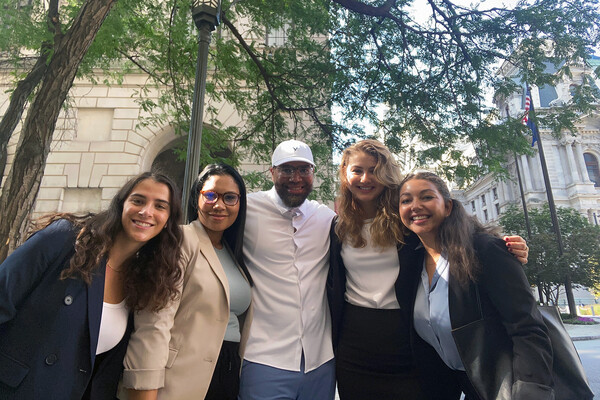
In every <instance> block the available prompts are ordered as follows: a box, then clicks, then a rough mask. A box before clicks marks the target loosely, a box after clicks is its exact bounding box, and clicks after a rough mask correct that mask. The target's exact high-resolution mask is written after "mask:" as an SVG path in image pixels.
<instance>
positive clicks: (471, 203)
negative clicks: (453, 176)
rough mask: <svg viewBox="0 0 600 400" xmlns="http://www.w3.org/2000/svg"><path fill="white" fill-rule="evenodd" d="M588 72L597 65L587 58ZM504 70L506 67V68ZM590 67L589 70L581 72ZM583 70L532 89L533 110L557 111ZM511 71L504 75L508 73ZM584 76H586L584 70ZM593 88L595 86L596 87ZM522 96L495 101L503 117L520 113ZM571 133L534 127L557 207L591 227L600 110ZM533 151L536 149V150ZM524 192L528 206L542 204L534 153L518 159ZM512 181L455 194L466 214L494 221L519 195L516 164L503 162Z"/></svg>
mask: <svg viewBox="0 0 600 400" xmlns="http://www.w3.org/2000/svg"><path fill="white" fill-rule="evenodd" d="M590 64H591V67H592V68H596V67H598V66H599V65H600V58H598V57H592V58H591V59H590ZM505 68H506V67H505ZM585 68H589V67H585ZM585 68H584V67H574V68H572V73H573V78H572V79H565V80H562V81H560V82H559V83H558V84H557V85H556V86H553V87H549V86H544V87H542V88H538V87H532V89H531V93H532V101H533V104H534V107H535V109H536V111H538V112H539V113H541V112H543V111H544V109H547V108H548V107H555V106H560V105H561V104H565V103H567V102H568V101H569V100H570V99H571V92H572V90H573V87H574V86H575V85H580V84H582V78H581V76H582V73H584V72H585ZM511 72H512V71H510V70H506V69H505V70H503V71H502V73H507V74H510V73H511ZM588 72H589V71H588ZM596 84H598V82H596ZM524 96H525V95H524V93H515V94H513V95H512V96H511V97H509V98H507V99H504V100H502V101H498V102H497V106H498V109H499V110H502V114H503V116H504V117H506V109H507V106H508V110H509V112H510V114H511V117H513V118H517V117H520V116H522V115H523V113H524ZM575 125H576V128H577V131H576V132H575V133H571V132H565V133H564V134H563V135H562V137H561V138H560V139H556V138H555V137H553V136H552V135H551V134H550V131H549V130H548V129H544V127H543V126H539V129H540V134H541V137H542V144H543V147H544V155H545V158H546V164H547V167H548V175H549V178H550V184H551V187H552V194H553V196H554V200H555V203H556V205H557V207H572V208H574V209H576V210H578V211H579V212H580V213H581V214H582V215H583V216H585V217H586V218H587V219H588V220H589V221H590V223H592V224H595V225H598V224H600V171H599V160H600V109H597V110H596V111H594V112H592V113H590V114H588V115H582V116H581V118H580V119H579V120H578V121H577V122H576V124H575ZM536 147H537V145H536ZM517 158H518V163H519V169H520V173H521V178H522V184H523V192H524V196H525V201H526V203H527V206H528V207H536V206H539V205H541V204H543V203H546V202H547V196H546V189H545V185H544V178H543V175H542V168H541V163H540V157H539V153H538V152H537V150H536V152H535V155H534V156H526V155H522V156H518V157H517ZM506 168H507V169H508V170H509V173H510V176H511V177H512V179H511V180H509V181H504V182H499V181H496V180H495V179H494V178H493V177H492V176H491V175H487V176H484V177H482V178H480V179H479V180H478V181H477V182H475V183H474V184H473V185H471V186H470V187H469V188H467V189H466V190H465V191H459V192H457V195H458V196H459V198H460V199H461V201H462V202H463V204H464V206H465V208H466V209H467V211H468V212H471V213H472V214H473V215H475V216H477V218H478V219H479V220H480V221H481V222H483V223H492V222H496V221H497V220H498V218H499V216H500V215H501V214H502V212H503V211H504V210H506V208H507V207H508V206H509V205H511V204H517V205H519V206H520V205H521V194H520V190H519V184H518V180H517V173H516V165H515V159H514V158H513V159H510V160H508V161H507V163H506Z"/></svg>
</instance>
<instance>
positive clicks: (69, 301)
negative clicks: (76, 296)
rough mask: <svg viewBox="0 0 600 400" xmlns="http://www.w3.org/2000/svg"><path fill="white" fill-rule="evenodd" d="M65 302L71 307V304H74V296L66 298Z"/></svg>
mask: <svg viewBox="0 0 600 400" xmlns="http://www.w3.org/2000/svg"><path fill="white" fill-rule="evenodd" d="M64 302H65V305H67V306H70V305H71V304H73V296H71V295H68V296H66V297H65V300H64Z"/></svg>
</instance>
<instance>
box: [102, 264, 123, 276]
mask: <svg viewBox="0 0 600 400" xmlns="http://www.w3.org/2000/svg"><path fill="white" fill-rule="evenodd" d="M106 266H107V267H108V268H110V269H112V270H113V271H115V272H117V273H120V272H123V271H122V270H120V269H115V268H113V267H111V266H110V263H109V262H108V261H106Z"/></svg>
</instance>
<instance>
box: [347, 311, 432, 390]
mask: <svg viewBox="0 0 600 400" xmlns="http://www.w3.org/2000/svg"><path fill="white" fill-rule="evenodd" d="M408 329H409V328H408V321H406V317H405V316H404V314H403V313H402V312H401V310H378V309H372V308H364V307H358V306H354V305H351V304H348V303H346V304H345V305H344V317H343V320H342V325H341V332H340V340H339V343H338V347H337V349H336V378H337V383H338V393H339V395H340V399H341V400H371V399H376V400H422V399H424V397H423V395H422V393H421V390H420V385H419V380H418V378H417V373H416V370H415V368H414V366H413V363H412V357H411V350H410V340H409V330H408Z"/></svg>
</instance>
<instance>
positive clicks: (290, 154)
mask: <svg viewBox="0 0 600 400" xmlns="http://www.w3.org/2000/svg"><path fill="white" fill-rule="evenodd" d="M293 161H302V162H305V163H309V164H310V165H312V166H314V165H315V162H314V161H313V155H312V151H310V147H308V145H307V144H306V143H304V142H301V141H299V140H293V139H292V140H286V141H285V142H281V143H279V146H277V148H276V149H275V151H274V152H273V157H272V158H271V162H272V165H273V166H274V167H276V166H278V165H281V164H285V163H288V162H293Z"/></svg>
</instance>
